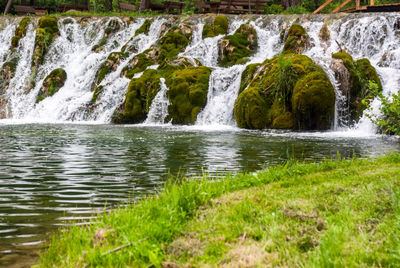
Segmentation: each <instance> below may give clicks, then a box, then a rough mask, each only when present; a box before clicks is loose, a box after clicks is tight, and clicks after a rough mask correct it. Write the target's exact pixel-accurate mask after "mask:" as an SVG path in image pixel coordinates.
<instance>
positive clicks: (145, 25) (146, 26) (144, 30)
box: [135, 19, 153, 36]
mask: <svg viewBox="0 0 400 268" xmlns="http://www.w3.org/2000/svg"><path fill="white" fill-rule="evenodd" d="M152 23H153V20H152V19H147V20H145V21H144V22H143V24H142V26H140V28H139V29H137V30H136V32H135V36H137V35H139V34H148V33H149V31H150V26H151V24H152Z"/></svg>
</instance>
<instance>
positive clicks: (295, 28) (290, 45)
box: [283, 24, 310, 54]
mask: <svg viewBox="0 0 400 268" xmlns="http://www.w3.org/2000/svg"><path fill="white" fill-rule="evenodd" d="M309 42H310V41H309V36H308V34H307V32H306V30H305V29H304V28H303V27H302V26H301V25H300V24H293V25H292V26H290V28H289V31H288V33H287V36H286V40H285V45H284V47H283V53H296V54H301V53H303V51H304V50H305V49H306V48H307V46H308V45H309Z"/></svg>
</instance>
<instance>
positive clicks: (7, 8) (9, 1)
mask: <svg viewBox="0 0 400 268" xmlns="http://www.w3.org/2000/svg"><path fill="white" fill-rule="evenodd" d="M11 4H12V0H8V2H7V5H6V9H4V15H7V13H8V11H10V7H11Z"/></svg>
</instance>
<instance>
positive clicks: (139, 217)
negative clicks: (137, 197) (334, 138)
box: [41, 154, 400, 267]
mask: <svg viewBox="0 0 400 268" xmlns="http://www.w3.org/2000/svg"><path fill="white" fill-rule="evenodd" d="M399 163H400V155H399V154H390V155H387V156H384V157H379V158H376V159H350V160H345V159H339V160H338V161H335V160H325V161H323V162H321V163H320V164H317V163H309V164H305V163H299V162H295V161H289V162H287V163H285V164H282V165H278V166H275V167H271V168H268V169H267V170H264V171H260V172H255V173H247V174H237V175H234V176H226V177H224V178H222V179H218V180H212V179H211V182H210V178H207V177H203V178H199V179H193V178H185V179H181V180H175V182H173V183H171V182H170V183H167V184H166V187H165V190H163V191H161V192H160V193H159V195H156V196H151V197H149V198H146V199H143V200H141V201H138V202H136V203H133V204H131V205H128V206H126V207H123V208H119V209H116V210H114V211H112V212H110V213H108V214H104V215H99V217H98V218H97V220H96V221H95V223H94V224H92V225H90V226H86V227H77V226H76V227H72V228H70V229H68V232H65V231H64V232H59V233H58V234H56V235H55V236H54V237H53V239H52V241H51V242H50V247H49V248H48V250H47V251H46V252H45V253H44V254H42V256H41V265H42V266H45V267H47V266H54V265H55V266H65V267H73V266H85V265H89V266H124V265H128V264H129V265H133V266H143V265H154V266H156V267H160V266H164V267H177V265H185V264H186V265H194V266H205V265H218V266H220V265H228V266H229V265H245V264H246V263H247V264H249V265H250V264H251V265H268V264H274V263H275V264H278V265H279V264H280V265H289V266H290V265H301V264H302V265H311V266H318V265H322V264H323V263H322V262H321V261H325V262H326V263H325V264H334V263H336V264H342V265H350V266H351V265H378V266H379V265H384V266H386V265H389V266H390V264H391V263H394V262H393V261H395V259H396V250H395V248H393V249H392V248H391V247H396V245H397V244H396V243H394V241H395V240H393V239H394V238H395V237H396V235H397V234H399V233H400V228H397V227H396V219H397V218H398V217H400V208H399V207H398V201H396V200H397V198H399V200H400V190H399V187H400V186H399V180H398V179H399V178H400V175H398V174H400V172H399V171H400V165H399ZM276 194H279V195H276ZM321 198H323V199H321ZM324 198H325V199H324ZM321 200H325V201H324V202H321ZM340 204H342V205H343V206H342V207H340V206H339V207H338V205H340ZM343 213H344V214H343ZM371 220H372V221H373V224H372V225H371V223H370V221H371ZM279 226H285V228H286V229H284V230H283V229H280V228H278V227H279ZM313 226H314V227H315V226H317V228H314V227H313ZM318 226H319V227H318ZM304 228H305V229H304ZM338 228H339V229H338ZM340 228H342V229H343V228H344V229H343V230H342V231H340V232H339V233H338V232H337V231H338V230H341V229H340ZM371 228H373V232H371ZM271 230H273V232H272V231H271ZM302 230H303V231H302ZM304 230H306V231H305V233H306V234H307V235H304ZM340 234H342V235H340ZM338 235H339V236H340V237H339V238H340V239H334V238H335V237H336V238H337V236H338ZM286 236H289V239H288V237H286ZM392 240H393V241H392ZM271 241H272V242H271ZM371 242H372V243H371ZM346 243H348V244H349V245H352V246H353V248H349V247H348V246H346V245H347V244H346ZM365 243H368V244H365ZM339 244H340V245H339ZM366 245H367V246H366ZM354 247H355V248H354ZM260 248H261V249H263V250H261V251H260ZM349 250H350V251H349ZM246 252H247V253H246ZM249 252H250V253H249ZM285 252H286V253H288V254H286V253H285ZM371 252H373V256H372V257H368V256H369V255H368V254H371ZM249 254H250V255H251V256H252V257H253V258H251V259H248V258H247V257H248V256H250V255H249ZM326 254H328V255H329V254H330V256H331V258H328V259H324V256H325V255H326ZM243 261H244V262H243ZM317 264H318V265H317ZM168 265H169V266H168ZM171 265H172V266H171ZM174 265H175V266H174Z"/></svg>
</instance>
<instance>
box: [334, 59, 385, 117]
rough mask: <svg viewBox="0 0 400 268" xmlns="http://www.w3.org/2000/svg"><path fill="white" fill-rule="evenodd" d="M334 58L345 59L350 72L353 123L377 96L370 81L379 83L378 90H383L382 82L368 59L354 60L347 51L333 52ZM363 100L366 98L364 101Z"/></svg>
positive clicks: (350, 102)
mask: <svg viewBox="0 0 400 268" xmlns="http://www.w3.org/2000/svg"><path fill="white" fill-rule="evenodd" d="M332 58H334V59H340V60H342V61H343V64H344V66H345V67H346V69H347V70H348V71H349V73H350V78H351V81H350V88H349V89H347V90H348V92H347V98H348V100H347V101H348V106H349V109H350V111H349V113H350V118H351V120H352V122H351V123H355V122H357V121H358V120H359V119H360V118H361V116H362V114H363V112H364V110H365V108H366V105H365V104H367V103H368V102H369V101H370V100H372V99H373V98H374V97H375V92H371V91H370V89H369V87H368V83H369V81H373V82H375V83H376V84H377V85H378V92H382V83H381V80H380V79H379V76H378V74H377V72H376V70H375V68H374V67H373V66H372V65H371V63H370V62H369V60H368V59H365V58H364V59H359V60H357V61H354V59H353V57H352V56H351V55H350V54H348V53H346V52H338V53H334V54H332ZM363 100H365V101H364V102H363Z"/></svg>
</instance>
